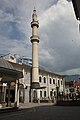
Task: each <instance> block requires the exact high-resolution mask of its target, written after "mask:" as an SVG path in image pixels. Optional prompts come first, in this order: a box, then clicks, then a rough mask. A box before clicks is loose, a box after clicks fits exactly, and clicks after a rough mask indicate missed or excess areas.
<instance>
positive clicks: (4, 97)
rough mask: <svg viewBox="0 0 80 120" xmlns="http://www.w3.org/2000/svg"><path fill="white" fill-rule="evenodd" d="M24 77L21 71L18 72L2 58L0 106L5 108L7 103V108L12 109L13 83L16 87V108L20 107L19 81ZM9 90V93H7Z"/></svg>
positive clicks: (0, 68)
mask: <svg viewBox="0 0 80 120" xmlns="http://www.w3.org/2000/svg"><path fill="white" fill-rule="evenodd" d="M22 77H23V74H22V72H21V71H17V70H15V69H14V67H13V66H12V65H11V64H10V63H9V62H8V61H6V60H4V59H3V58H0V105H1V106H2V107H5V105H4V104H5V103H6V102H7V106H8V107H11V93H10V89H11V83H12V82H13V83H14V84H15V85H14V86H15V87H14V91H15V98H14V99H15V100H14V107H19V79H20V78H22ZM6 89H7V93H6Z"/></svg>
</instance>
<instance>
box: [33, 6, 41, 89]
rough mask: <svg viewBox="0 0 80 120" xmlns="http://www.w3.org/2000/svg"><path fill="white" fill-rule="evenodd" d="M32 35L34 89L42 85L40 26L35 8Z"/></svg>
mask: <svg viewBox="0 0 80 120" xmlns="http://www.w3.org/2000/svg"><path fill="white" fill-rule="evenodd" d="M31 27H32V36H31V43H32V85H31V88H32V89H37V88H39V87H40V85H39V71H38V43H39V37H38V27H39V22H38V20H37V14H36V10H35V8H34V10H33V14H32V22H31Z"/></svg>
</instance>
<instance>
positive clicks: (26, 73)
mask: <svg viewBox="0 0 80 120" xmlns="http://www.w3.org/2000/svg"><path fill="white" fill-rule="evenodd" d="M31 28H32V36H31V38H30V39H31V43H32V59H28V58H25V57H22V58H19V59H17V58H16V57H15V56H14V55H11V54H7V55H4V56H2V57H1V58H0V59H2V60H5V61H7V62H8V64H10V65H11V66H13V68H14V70H15V71H16V72H17V73H16V77H14V78H15V80H13V81H11V80H9V87H7V85H8V84H7V81H5V83H6V86H5V88H6V91H4V90H3V96H4V98H5V99H3V101H4V102H7V101H6V98H7V91H8V88H9V91H8V92H9V96H10V97H9V101H10V102H11V103H16V101H18V102H17V106H18V105H19V102H23V103H29V102H38V101H39V102H48V101H51V102H52V101H54V98H56V97H57V95H60V96H62V95H63V93H64V79H63V78H64V76H63V75H59V74H56V73H53V72H51V71H47V70H46V69H44V68H43V67H41V66H40V65H39V63H38V45H39V36H38V28H39V21H38V20H37V14H36V10H35V9H34V10H33V14H32V22H31ZM27 63H28V64H27ZM3 64H4V63H3ZM0 67H1V66H0ZM4 67H5V66H4ZM14 70H13V71H14ZM19 74H22V75H19ZM17 78H18V81H17ZM5 79H6V78H5ZM10 79H11V78H10ZM17 82H18V84H16V83H17ZM3 83H4V81H3ZM2 86H3V84H2ZM17 87H18V93H17V92H16V91H17ZM16 96H17V97H16ZM14 105H15V104H14Z"/></svg>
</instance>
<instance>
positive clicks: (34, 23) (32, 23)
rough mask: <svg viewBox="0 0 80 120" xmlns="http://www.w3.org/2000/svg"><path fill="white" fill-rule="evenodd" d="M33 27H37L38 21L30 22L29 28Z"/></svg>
mask: <svg viewBox="0 0 80 120" xmlns="http://www.w3.org/2000/svg"><path fill="white" fill-rule="evenodd" d="M33 26H37V27H39V22H38V21H32V22H31V27H33Z"/></svg>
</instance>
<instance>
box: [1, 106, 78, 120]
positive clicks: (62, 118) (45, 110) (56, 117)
mask: <svg viewBox="0 0 80 120" xmlns="http://www.w3.org/2000/svg"><path fill="white" fill-rule="evenodd" d="M0 120H80V107H78V106H53V105H50V106H49V105H48V106H37V107H33V108H27V109H22V110H20V111H16V112H10V113H3V114H0Z"/></svg>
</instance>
